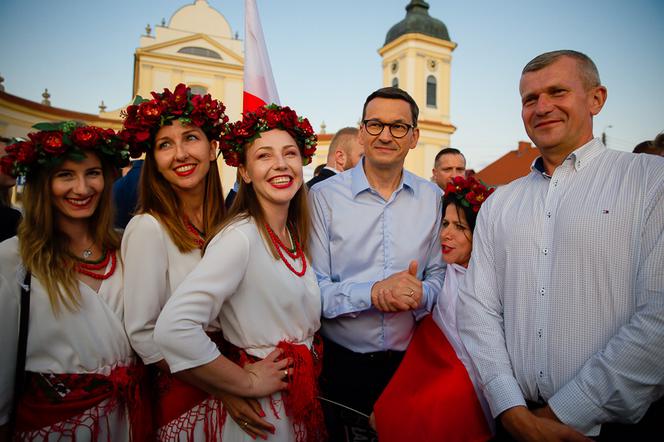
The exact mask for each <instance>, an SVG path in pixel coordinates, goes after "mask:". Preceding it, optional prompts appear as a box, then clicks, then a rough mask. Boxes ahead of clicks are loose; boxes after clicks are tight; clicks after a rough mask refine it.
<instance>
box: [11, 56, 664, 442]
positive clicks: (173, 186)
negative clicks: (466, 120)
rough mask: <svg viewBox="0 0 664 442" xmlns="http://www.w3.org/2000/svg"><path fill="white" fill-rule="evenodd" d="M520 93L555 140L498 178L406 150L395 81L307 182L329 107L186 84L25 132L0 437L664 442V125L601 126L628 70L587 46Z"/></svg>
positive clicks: (552, 61) (410, 118)
mask: <svg viewBox="0 0 664 442" xmlns="http://www.w3.org/2000/svg"><path fill="white" fill-rule="evenodd" d="M519 91H520V95H521V101H522V119H523V123H524V126H525V129H526V132H527V133H528V135H529V137H530V138H531V140H532V141H533V142H534V143H535V145H536V147H537V148H538V149H539V151H540V157H538V158H537V160H536V161H535V162H534V163H533V165H532V170H531V172H530V173H529V174H528V175H526V176H525V177H523V178H520V179H518V180H516V181H514V182H512V183H510V184H508V185H506V186H503V187H501V188H499V189H493V188H489V187H487V186H485V185H484V184H483V183H481V182H479V181H478V180H476V179H475V178H473V177H466V176H465V172H466V159H465V157H464V155H463V154H462V153H461V152H460V151H459V150H457V149H452V148H446V149H443V150H441V152H440V153H439V154H438V155H437V156H436V158H435V161H434V168H433V170H432V173H433V179H432V180H425V179H423V178H420V177H418V176H416V175H414V174H412V173H411V172H409V171H408V170H406V169H405V168H404V163H405V159H406V156H407V155H408V153H409V152H410V151H411V150H412V149H415V148H416V146H417V143H418V139H419V135H420V132H419V128H418V116H419V109H418V106H417V104H416V102H415V101H414V100H413V98H412V97H411V96H410V95H409V94H408V93H407V92H405V91H404V90H401V89H399V88H397V87H385V88H381V89H378V90H376V91H374V92H373V93H371V94H370V95H369V96H368V97H367V98H366V101H365V102H364V106H363V108H362V117H361V123H360V125H359V128H352V127H349V128H344V129H342V130H340V131H338V132H337V134H336V135H335V137H334V138H333V140H332V142H331V145H330V149H329V153H328V157H327V163H326V164H325V166H324V168H323V169H322V170H321V171H320V173H319V174H318V175H317V176H316V177H315V178H314V179H312V180H310V181H309V182H306V183H305V182H304V174H303V166H305V165H307V164H308V163H309V162H310V161H311V159H312V157H313V155H314V153H315V149H316V144H317V136H316V134H315V133H314V131H313V129H312V127H311V125H310V124H309V121H308V120H307V119H306V118H304V117H303V116H301V115H298V114H297V113H296V112H295V111H294V110H292V109H290V108H289V107H287V106H278V105H275V104H270V105H266V106H262V107H259V108H257V109H255V110H253V111H250V112H245V113H244V114H243V115H242V118H241V119H240V120H239V121H236V122H229V121H228V117H227V116H226V114H225V111H226V109H225V107H224V105H223V103H221V102H220V101H218V100H215V99H213V98H212V97H211V96H210V95H209V94H206V95H197V94H193V93H192V91H191V89H190V88H188V87H187V86H186V85H184V84H179V85H178V86H177V87H176V88H175V89H174V90H172V91H171V90H169V89H164V90H163V91H162V92H158V91H155V92H153V93H152V97H151V98H149V99H142V98H139V99H137V100H136V101H135V102H134V103H133V104H132V105H130V106H129V107H128V108H127V109H126V110H125V111H124V122H123V128H122V129H121V130H120V131H118V132H115V131H113V130H110V129H105V128H100V127H95V126H91V125H86V124H83V123H79V122H73V121H66V122H59V123H40V124H37V125H35V127H34V129H35V132H32V133H30V134H29V135H28V138H27V139H26V140H23V141H18V142H14V143H12V142H10V141H9V140H3V142H4V144H5V145H7V144H8V145H7V146H6V147H5V152H4V154H3V156H2V157H1V158H0V166H2V171H3V175H1V176H0V184H2V186H3V188H8V187H10V186H12V185H13V183H14V181H13V180H14V178H16V177H18V176H22V177H24V180H25V187H24V194H23V198H22V202H23V209H22V214H21V213H20V212H18V211H16V210H14V209H12V208H11V207H10V205H9V202H8V199H7V196H6V195H5V193H6V192H4V191H3V193H2V194H0V197H2V200H1V201H0V202H1V203H2V204H1V206H2V210H3V211H2V229H3V232H2V233H3V237H2V239H3V240H4V241H2V242H1V243H0V306H1V308H0V344H1V345H2V349H3V353H4V356H3V358H2V361H1V362H0V441H4V440H47V441H52V440H56V441H57V440H79V441H86V440H94V441H97V440H108V441H110V440H112V441H125V440H133V441H143V440H160V441H243V440H245V441H248V440H254V439H256V438H261V439H265V440H274V441H297V442H314V441H325V440H330V441H353V440H380V441H395V442H396V441H406V440H418V441H442V440H446V441H487V440H496V441H511V440H517V441H541V440H552V441H553V440H569V441H585V440H592V439H595V440H601V441H612V440H627V439H631V440H658V439H659V438H660V437H661V434H662V430H663V424H662V422H664V420H663V418H664V403H663V399H662V397H663V396H664V271H662V268H663V265H664V158H661V157H660V156H657V155H656V154H657V152H655V151H654V150H653V149H655V150H656V149H657V146H661V144H662V140H663V139H662V135H660V136H659V137H658V138H656V139H655V140H654V141H652V142H648V143H649V144H647V145H644V146H642V147H641V148H640V150H639V151H640V152H647V153H649V154H635V153H627V152H619V151H614V150H611V149H607V148H606V147H605V146H604V145H603V144H602V142H601V140H600V139H598V138H595V137H594V136H593V117H594V116H595V115H597V114H598V113H599V112H600V111H601V110H602V107H603V106H604V103H605V102H606V99H607V89H606V88H605V87H604V86H603V85H602V84H601V82H600V78H599V73H598V71H597V68H596V66H595V64H594V63H593V62H592V60H591V59H590V58H588V57H587V56H586V55H584V54H582V53H579V52H576V51H571V50H562V51H554V52H547V53H544V54H541V55H539V56H537V57H535V58H534V59H533V60H531V61H530V62H529V63H528V64H527V65H526V66H525V68H524V69H523V71H522V75H521V79H520V83H519ZM648 149H650V150H648ZM652 153H655V155H652ZM218 155H222V156H223V159H224V160H225V162H226V164H228V165H229V166H233V167H237V170H238V180H237V183H236V186H235V189H234V191H233V196H232V204H225V201H224V197H223V192H222V186H221V181H220V174H219V169H218V167H219V166H218V163H217V157H218ZM130 157H132V158H134V159H137V158H141V159H140V160H135V161H133V163H132V166H131V169H130V171H129V173H128V174H127V175H126V176H125V177H123V178H121V179H120V180H116V178H117V174H118V170H119V168H121V167H126V166H127V164H128V161H129V158H130ZM114 182H115V184H113V183H114ZM114 200H115V203H114ZM116 210H117V211H118V212H119V213H120V214H121V215H124V216H118V217H115V216H114V212H115V211H116ZM19 219H20V222H19Z"/></svg>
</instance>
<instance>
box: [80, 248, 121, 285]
mask: <svg viewBox="0 0 664 442" xmlns="http://www.w3.org/2000/svg"><path fill="white" fill-rule="evenodd" d="M109 260H110V261H111V268H110V269H109V270H108V272H107V273H95V272H94V270H101V269H103V268H105V267H106V266H107V265H108V262H109ZM76 261H78V262H77V263H76V271H77V272H78V273H80V274H82V275H87V276H89V277H91V278H94V279H99V280H104V279H108V278H110V277H111V275H113V273H115V267H116V265H117V263H118V262H117V258H116V256H115V250H110V249H107V250H105V251H104V255H103V256H102V257H101V259H98V260H96V261H87V260H84V259H80V258H76Z"/></svg>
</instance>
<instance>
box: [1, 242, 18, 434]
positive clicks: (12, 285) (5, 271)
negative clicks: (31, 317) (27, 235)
mask: <svg viewBox="0 0 664 442" xmlns="http://www.w3.org/2000/svg"><path fill="white" fill-rule="evenodd" d="M17 250H18V240H17V239H16V237H13V238H10V239H8V240H6V241H4V242H2V243H0V306H1V307H0V349H2V350H1V351H2V356H0V425H4V424H6V423H7V422H8V421H9V415H10V414H11V407H12V399H13V397H14V371H15V370H16V349H17V344H18V314H19V300H20V293H21V288H20V285H19V283H18V279H17V276H16V268H17V266H18V253H17Z"/></svg>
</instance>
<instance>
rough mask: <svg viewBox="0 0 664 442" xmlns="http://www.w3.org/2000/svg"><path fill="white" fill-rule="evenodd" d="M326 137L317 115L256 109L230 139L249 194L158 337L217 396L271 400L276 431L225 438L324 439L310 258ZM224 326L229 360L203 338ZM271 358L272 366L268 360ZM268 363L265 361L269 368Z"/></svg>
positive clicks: (230, 155)
mask: <svg viewBox="0 0 664 442" xmlns="http://www.w3.org/2000/svg"><path fill="white" fill-rule="evenodd" d="M315 145H316V135H315V134H314V132H313V130H312V128H311V125H310V124H309V122H308V120H306V119H303V118H299V117H298V116H297V114H296V113H295V112H294V111H293V110H291V109H289V108H288V107H280V106H277V105H270V106H266V107H261V108H259V109H257V110H256V111H255V112H249V113H245V114H244V115H243V119H242V120H241V121H238V122H236V123H234V124H232V125H228V126H227V127H226V130H225V132H224V135H223V137H222V139H221V150H222V153H223V155H224V159H225V160H226V162H227V163H228V164H229V165H231V166H238V171H239V174H240V177H241V180H240V187H239V190H238V194H237V196H236V199H235V202H234V203H233V206H232V208H231V212H230V214H229V216H228V218H227V220H226V221H225V222H224V223H223V224H222V226H221V227H220V228H219V231H218V233H216V234H215V235H214V236H213V237H212V238H211V239H210V240H209V242H208V244H207V246H206V249H205V254H204V256H203V258H202V260H201V262H200V263H199V264H198V265H197V266H196V268H195V269H194V270H193V271H192V272H191V273H190V274H189V275H188V276H187V278H186V279H185V280H184V281H183V282H182V284H181V285H180V287H178V289H177V290H176V292H175V293H174V294H173V296H172V297H171V299H169V301H168V303H167V304H166V306H165V307H164V310H163V311H162V314H161V315H160V317H159V320H158V321H157V326H156V328H155V339H156V341H157V343H158V344H159V346H160V348H161V351H162V353H163V355H164V357H165V358H166V360H167V361H168V364H169V366H170V367H171V370H173V371H174V372H182V373H186V375H187V376H189V377H191V378H192V379H195V381H196V382H197V383H198V384H199V385H201V387H202V388H204V389H205V390H206V391H209V392H211V393H216V392H219V391H230V392H232V393H235V394H238V395H241V396H246V397H254V398H259V402H260V405H261V409H262V410H263V412H264V413H263V414H265V417H264V418H265V420H266V421H268V422H269V423H270V424H272V425H273V426H274V431H271V432H270V434H265V432H261V431H260V429H258V428H256V427H255V426H254V424H253V423H252V422H248V421H246V420H245V421H241V422H231V421H226V422H225V425H224V428H223V433H222V440H224V441H226V440H230V441H238V440H247V441H249V440H251V439H250V437H251V438H255V437H256V436H260V435H261V433H262V435H264V436H266V439H267V440H274V441H317V440H321V438H322V437H324V436H323V434H322V431H323V430H322V427H323V419H322V413H321V409H320V406H319V404H318V400H317V399H316V396H317V393H316V386H317V376H318V373H319V369H320V345H319V344H318V341H317V340H316V342H314V341H315V340H314V334H315V332H316V331H317V330H318V328H319V326H320V309H321V305H320V292H319V289H318V284H317V281H316V276H315V274H314V272H313V270H312V269H311V266H310V265H309V262H308V259H307V250H306V244H307V243H308V237H309V213H308V209H307V200H306V189H305V188H304V187H303V185H302V184H303V178H302V166H303V164H307V163H308V162H309V161H310V160H311V156H312V155H313V153H314V151H315ZM217 320H218V321H219V322H220V323H221V329H222V331H223V334H224V338H225V339H226V341H227V344H226V347H225V349H224V351H223V355H222V354H221V353H220V352H219V350H218V349H217V346H216V345H215V344H214V343H213V342H212V341H211V340H210V338H209V337H208V336H207V335H206V334H205V333H203V329H204V328H205V327H206V325H207V324H208V323H210V322H213V321H217ZM259 361H260V362H259ZM259 364H262V365H259Z"/></svg>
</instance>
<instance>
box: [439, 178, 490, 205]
mask: <svg viewBox="0 0 664 442" xmlns="http://www.w3.org/2000/svg"><path fill="white" fill-rule="evenodd" d="M494 190H496V189H495V188H494V187H489V188H487V186H485V185H484V184H482V183H481V182H479V181H478V180H477V179H476V178H475V177H472V176H471V177H468V178H464V177H461V176H455V177H454V178H452V182H451V183H447V186H446V187H445V197H452V196H454V197H456V200H457V201H458V202H459V203H460V204H461V205H462V206H464V207H470V208H472V209H473V212H475V213H477V212H479V210H480V206H481V205H482V203H484V201H486V199H487V198H488V197H489V195H491V194H492V193H493V192H494Z"/></svg>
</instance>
